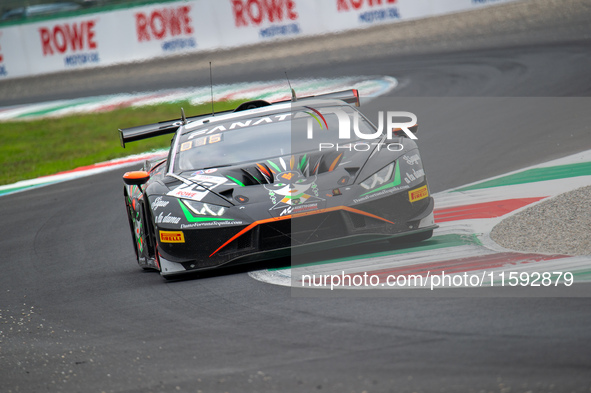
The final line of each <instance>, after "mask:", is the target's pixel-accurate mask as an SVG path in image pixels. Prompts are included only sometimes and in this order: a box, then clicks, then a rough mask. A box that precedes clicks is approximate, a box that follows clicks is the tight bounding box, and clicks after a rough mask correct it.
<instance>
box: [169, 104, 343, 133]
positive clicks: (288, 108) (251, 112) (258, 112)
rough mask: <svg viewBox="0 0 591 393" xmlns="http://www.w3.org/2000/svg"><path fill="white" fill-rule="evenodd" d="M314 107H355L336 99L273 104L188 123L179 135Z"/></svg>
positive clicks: (180, 130)
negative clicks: (228, 123) (215, 125)
mask: <svg viewBox="0 0 591 393" xmlns="http://www.w3.org/2000/svg"><path fill="white" fill-rule="evenodd" d="M312 105H313V106H314V107H316V108H322V107H331V106H346V107H351V108H353V106H351V105H349V104H347V103H345V102H343V101H341V100H336V99H304V100H301V101H295V102H280V103H277V104H271V105H267V106H263V107H260V108H255V109H248V110H245V111H240V112H231V113H224V114H220V115H212V116H209V117H206V118H202V119H198V120H196V121H194V122H191V123H188V124H186V125H184V126H183V127H181V128H180V129H179V133H180V134H185V133H188V132H191V131H193V130H195V129H196V128H199V127H202V126H209V125H212V124H219V123H222V122H227V121H229V120H235V121H239V120H245V119H250V118H256V117H260V116H272V115H280V114H284V113H287V112H293V110H294V109H295V110H298V109H300V108H305V107H309V106H312Z"/></svg>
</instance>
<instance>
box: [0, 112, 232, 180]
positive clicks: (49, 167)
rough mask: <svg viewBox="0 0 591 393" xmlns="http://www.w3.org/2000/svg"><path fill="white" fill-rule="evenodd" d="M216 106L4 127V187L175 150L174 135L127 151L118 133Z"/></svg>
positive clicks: (0, 160)
mask: <svg viewBox="0 0 591 393" xmlns="http://www.w3.org/2000/svg"><path fill="white" fill-rule="evenodd" d="M239 103H240V102H236V101H235V102H220V103H217V104H216V109H217V110H219V111H221V110H228V109H233V108H235V107H236V106H237V105H238V104H239ZM210 105H211V104H203V105H199V106H193V105H191V104H190V103H189V102H188V101H183V102H177V103H167V104H160V105H150V106H143V107H129V108H122V109H116V110H114V111H110V112H104V113H87V114H76V115H71V116H64V117H59V118H47V119H37V120H27V121H22V120H20V121H7V122H2V123H0V138H1V140H2V143H0V167H1V168H2V171H0V185H3V184H12V183H15V182H17V181H20V180H26V179H33V178H38V177H41V176H46V175H53V174H56V173H58V172H63V171H68V170H72V169H76V168H79V167H83V166H88V165H93V164H96V163H99V162H104V161H109V160H113V159H116V158H122V157H127V156H130V155H132V154H139V153H145V152H149V151H152V150H157V149H167V148H169V146H170V138H171V136H170V135H164V136H159V137H156V138H150V139H145V140H141V141H137V142H133V143H128V144H127V145H126V148H125V149H123V148H122V147H121V145H120V142H119V135H118V131H117V130H118V129H119V128H127V127H133V126H139V125H144V124H151V123H157V122H159V121H163V120H169V119H177V118H179V117H180V113H181V111H180V108H181V107H184V108H185V109H186V113H187V116H195V115H199V114H202V113H209V111H210V108H211V107H210Z"/></svg>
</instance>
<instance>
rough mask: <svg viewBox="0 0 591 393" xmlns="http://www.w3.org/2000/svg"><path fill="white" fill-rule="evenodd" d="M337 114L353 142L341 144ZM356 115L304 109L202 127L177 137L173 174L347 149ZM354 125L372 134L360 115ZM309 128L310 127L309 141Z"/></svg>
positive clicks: (349, 110)
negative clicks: (348, 127) (346, 120)
mask: <svg viewBox="0 0 591 393" xmlns="http://www.w3.org/2000/svg"><path fill="white" fill-rule="evenodd" d="M338 110H340V111H341V113H343V112H344V113H345V114H346V115H347V117H348V118H349V119H350V124H351V135H352V136H353V138H352V139H339V119H338V117H337V115H336V114H335V113H334V112H335V111H338ZM355 113H357V111H356V110H354V109H353V108H351V107H349V106H342V107H335V108H324V109H320V111H319V113H318V111H315V110H314V111H313V110H310V111H308V110H306V111H305V112H303V111H302V112H294V113H293V114H291V113H289V112H288V113H279V114H271V115H268V114H265V115H261V116H259V117H251V118H248V119H244V118H242V119H239V120H235V121H229V122H225V123H221V124H219V123H214V124H212V125H210V126H209V127H207V125H204V126H203V127H201V128H198V129H196V130H195V131H188V132H186V133H185V134H183V135H182V136H181V139H180V140H179V143H178V144H177V152H176V160H175V170H176V171H180V172H182V171H187V170H193V169H204V168H216V167H222V166H229V165H236V164H240V163H245V162H252V161H258V160H265V159H268V158H273V157H281V156H286V155H290V154H297V153H304V152H311V151H319V149H320V148H321V146H322V148H323V149H330V148H331V146H332V148H334V147H336V146H337V145H339V146H341V145H346V144H348V143H351V142H355V141H358V140H359V138H357V137H355V133H354V132H353V127H352V125H353V119H354V118H355V116H354V114H355ZM320 115H321V116H320ZM358 124H359V131H360V132H362V133H364V134H371V133H375V129H374V128H373V127H372V126H371V124H369V123H368V122H367V121H366V120H365V119H364V118H363V116H359V120H358ZM309 127H311V128H312V138H308V131H309ZM364 141H365V140H364ZM366 142H369V143H371V142H372V141H371V140H369V141H366ZM321 144H322V145H321Z"/></svg>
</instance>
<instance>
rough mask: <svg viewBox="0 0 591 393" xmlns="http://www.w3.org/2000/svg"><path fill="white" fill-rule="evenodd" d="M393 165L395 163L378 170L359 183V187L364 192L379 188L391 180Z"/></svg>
mask: <svg viewBox="0 0 591 393" xmlns="http://www.w3.org/2000/svg"><path fill="white" fill-rule="evenodd" d="M394 165H395V163H391V164H390V165H388V166H386V167H384V168H382V169H380V170H379V171H377V172H376V173H374V174H373V175H371V176H370V177H368V178H367V179H365V180H364V181H362V182H361V184H360V185H361V187H363V188H365V189H366V190H371V189H372V188H375V187H378V186H381V185H383V184H385V183H387V182H388V180H390V179H391V178H392V174H393V173H394Z"/></svg>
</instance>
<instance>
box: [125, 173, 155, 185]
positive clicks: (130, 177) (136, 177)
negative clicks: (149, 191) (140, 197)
mask: <svg viewBox="0 0 591 393" xmlns="http://www.w3.org/2000/svg"><path fill="white" fill-rule="evenodd" d="M148 180H150V174H149V173H148V172H146V171H133V172H125V174H124V175H123V182H124V183H125V184H127V185H128V186H141V185H142V184H146V182H147V181H148Z"/></svg>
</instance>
